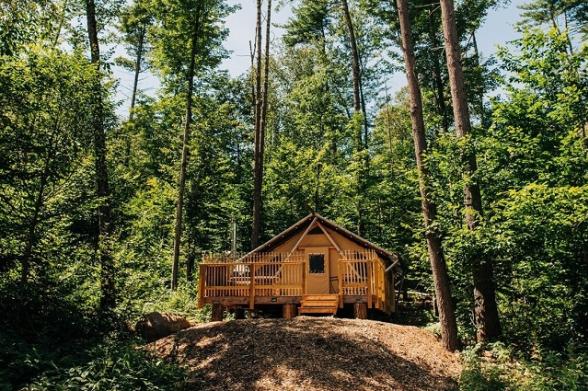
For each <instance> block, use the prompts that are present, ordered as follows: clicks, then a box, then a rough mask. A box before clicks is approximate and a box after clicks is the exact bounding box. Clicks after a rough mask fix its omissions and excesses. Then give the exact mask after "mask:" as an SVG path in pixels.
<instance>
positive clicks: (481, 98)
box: [472, 31, 486, 127]
mask: <svg viewBox="0 0 588 391" xmlns="http://www.w3.org/2000/svg"><path fill="white" fill-rule="evenodd" d="M472 45H473V46H474V60H475V61H476V67H478V68H479V67H480V52H479V51H478V41H477V40H476V32H475V31H472ZM478 99H480V102H478V103H479V105H480V107H479V108H478V110H480V124H481V125H482V127H485V125H484V123H485V122H486V119H485V117H484V89H483V88H482V90H481V91H480V96H479V97H478Z"/></svg>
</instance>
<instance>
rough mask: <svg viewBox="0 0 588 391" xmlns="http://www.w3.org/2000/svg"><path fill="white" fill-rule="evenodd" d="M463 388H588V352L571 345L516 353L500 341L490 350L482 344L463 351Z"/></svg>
mask: <svg viewBox="0 0 588 391" xmlns="http://www.w3.org/2000/svg"><path fill="white" fill-rule="evenodd" d="M462 357H463V361H464V369H463V372H462V374H461V378H460V381H459V384H460V387H459V389H460V390H462V391H500V390H506V391H559V390H566V391H582V390H588V354H586V353H585V352H578V351H573V350H571V349H568V351H567V352H565V353H556V352H542V353H541V354H539V353H535V354H534V356H533V357H532V358H524V357H517V356H516V355H515V354H514V352H513V351H511V350H510V349H508V348H506V347H505V346H504V345H503V344H501V343H494V344H491V345H490V346H489V350H485V351H483V350H482V349H481V347H480V346H475V347H471V348H468V349H466V350H464V351H463V352H462Z"/></svg>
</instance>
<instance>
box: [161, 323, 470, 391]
mask: <svg viewBox="0 0 588 391" xmlns="http://www.w3.org/2000/svg"><path fill="white" fill-rule="evenodd" d="M402 327H403V326H394V325H389V324H384V323H380V322H370V321H361V322H358V321H352V320H341V319H325V318H312V319H310V318H306V319H300V318H297V319H296V320H294V321H284V320H278V319H271V320H270V319H259V320H243V321H230V322H216V323H209V324H206V325H201V326H197V327H194V328H191V329H188V330H184V331H182V332H180V333H178V334H177V335H175V336H172V337H169V338H167V339H164V340H160V341H158V342H156V343H155V344H153V345H152V346H151V349H152V350H153V351H155V352H157V354H159V355H160V356H163V357H167V358H168V359H170V360H172V361H177V362H179V363H182V364H184V365H186V366H187V367H188V370H189V373H190V375H189V377H190V379H189V384H188V388H189V389H194V390H196V389H198V390H224V389H231V390H253V389H257V390H273V389H276V390H277V389H279V390H302V389H303V390H448V389H454V388H455V386H456V383H455V381H454V377H455V376H454V375H455V370H454V372H451V370H447V371H444V369H443V368H444V366H445V365H446V363H444V362H443V360H444V359H445V360H447V357H451V360H453V359H455V356H452V355H450V356H444V358H443V357H434V356H435V355H436V349H437V348H440V347H437V346H433V347H431V346H428V345H429V344H436V341H435V340H434V338H433V337H432V336H431V338H428V335H426V334H423V335H424V336H425V340H423V341H422V343H423V344H424V347H423V350H424V351H423V352H422V355H423V356H424V357H423V359H420V358H419V357H418V355H419V353H418V352H417V353H414V352H412V351H411V349H413V348H416V349H417V350H418V349H420V348H419V347H418V346H417V347H411V346H405V345H407V344H408V345H410V344H411V342H410V340H409V339H408V338H412V337H413V336H412V335H410V333H411V332H413V331H411V330H412V329H414V330H416V331H414V332H413V333H416V334H417V335H416V338H417V339H418V338H419V335H418V333H422V332H424V331H422V330H420V329H416V328H411V330H409V331H408V334H407V333H405V332H404V329H403V328H402ZM399 333H400V334H402V336H400V335H399V336H398V339H397V340H396V339H395V338H394V334H399ZM389 334H391V335H392V336H390V335H389ZM394 343H397V344H399V346H395V345H393V344H394ZM413 344H414V343H413ZM397 348H398V349H397ZM431 348H432V350H431ZM409 351H411V353H410V354H408V353H407V354H406V355H408V356H410V359H407V358H406V357H403V355H405V354H404V352H409ZM415 354H416V356H415ZM415 357H416V358H415ZM456 362H457V361H455V362H454V361H451V362H450V363H448V364H447V366H451V365H453V366H455V365H459V364H456ZM454 369H455V368H454ZM444 372H445V373H444ZM452 375H453V376H452Z"/></svg>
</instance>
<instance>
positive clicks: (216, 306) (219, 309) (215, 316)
mask: <svg viewBox="0 0 588 391" xmlns="http://www.w3.org/2000/svg"><path fill="white" fill-rule="evenodd" d="M224 315H225V309H224V308H223V305H222V304H221V303H213V304H212V316H211V321H213V322H220V321H222V320H223V318H224Z"/></svg>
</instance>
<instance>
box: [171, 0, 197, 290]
mask: <svg viewBox="0 0 588 391" xmlns="http://www.w3.org/2000/svg"><path fill="white" fill-rule="evenodd" d="M200 11H201V9H200V3H199V6H198V8H197V10H196V12H197V14H196V16H195V17H196V23H195V24H194V32H193V34H192V42H191V43H190V45H191V49H190V66H189V67H188V72H187V74H186V82H187V83H188V92H187V94H186V118H185V121H184V139H183V142H182V162H181V165H180V177H179V181H178V198H177V200H176V221H175V226H174V227H175V228H174V230H175V234H174V254H173V260H172V280H171V289H172V290H176V288H177V287H178V270H179V260H180V245H181V242H182V220H183V213H184V192H185V190H186V169H187V167H188V147H189V143H190V131H191V127H192V94H193V92H194V73H195V67H196V53H197V49H198V33H199V30H200V25H199V24H200Z"/></svg>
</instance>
